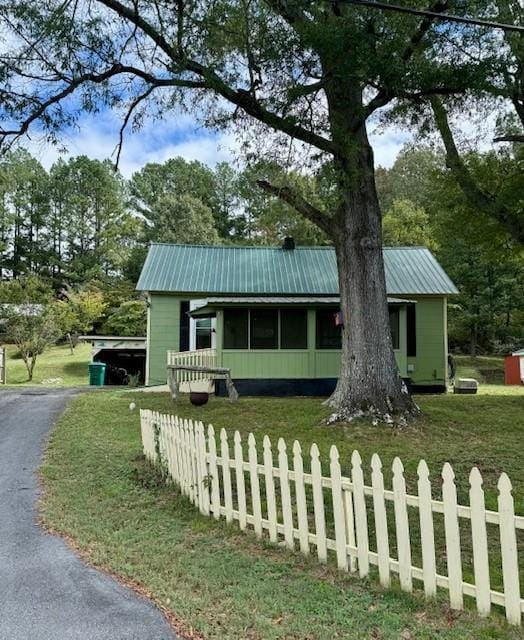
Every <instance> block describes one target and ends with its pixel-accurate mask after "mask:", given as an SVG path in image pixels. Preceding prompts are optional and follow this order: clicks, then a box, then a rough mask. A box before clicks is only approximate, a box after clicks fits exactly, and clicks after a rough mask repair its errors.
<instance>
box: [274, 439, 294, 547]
mask: <svg viewBox="0 0 524 640" xmlns="http://www.w3.org/2000/svg"><path fill="white" fill-rule="evenodd" d="M277 448H278V469H279V475H280V498H281V500H282V518H283V521H284V540H285V541H286V546H287V547H288V548H289V549H294V548H295V540H294V538H293V512H292V510H291V490H290V488H289V465H288V459H287V448H286V443H285V441H284V439H283V438H279V439H278V445H277Z"/></svg>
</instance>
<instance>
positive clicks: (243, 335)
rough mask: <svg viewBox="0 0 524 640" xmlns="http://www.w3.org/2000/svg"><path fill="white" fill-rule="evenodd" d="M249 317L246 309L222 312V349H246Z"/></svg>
mask: <svg viewBox="0 0 524 640" xmlns="http://www.w3.org/2000/svg"><path fill="white" fill-rule="evenodd" d="M248 326H249V315H248V310H247V309H226V310H225V311H224V349H247V347H248Z"/></svg>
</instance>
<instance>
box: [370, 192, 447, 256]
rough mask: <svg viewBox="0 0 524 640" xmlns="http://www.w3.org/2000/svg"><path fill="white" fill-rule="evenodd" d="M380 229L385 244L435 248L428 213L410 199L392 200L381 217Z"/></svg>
mask: <svg viewBox="0 0 524 640" xmlns="http://www.w3.org/2000/svg"><path fill="white" fill-rule="evenodd" d="M382 230H383V234H384V244H385V245H387V246H391V247H394V246H405V247H416V246H420V247H427V248H428V249H434V248H435V243H434V241H433V238H432V233H431V228H430V223H429V215H428V214H427V213H426V211H425V210H424V209H422V208H421V207H417V205H415V204H414V203H413V202H411V200H393V202H392V204H391V207H390V208H389V209H388V210H387V211H386V213H385V215H384V217H383V219H382Z"/></svg>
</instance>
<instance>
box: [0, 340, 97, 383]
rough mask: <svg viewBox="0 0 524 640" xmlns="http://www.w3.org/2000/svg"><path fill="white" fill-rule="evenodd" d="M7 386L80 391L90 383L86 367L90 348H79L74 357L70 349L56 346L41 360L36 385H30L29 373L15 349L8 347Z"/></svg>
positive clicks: (35, 374)
mask: <svg viewBox="0 0 524 640" xmlns="http://www.w3.org/2000/svg"><path fill="white" fill-rule="evenodd" d="M6 350H7V384H8V385H11V384H16V385H18V384H27V385H40V384H41V385H44V386H46V385H47V386H57V387H58V386H60V387H77V386H82V385H86V384H88V382H89V378H88V369H87V365H88V364H89V362H90V360H91V345H90V344H79V345H77V346H76V347H75V349H74V353H73V354H71V350H70V348H69V345H60V346H54V347H50V348H49V349H47V350H46V351H45V352H44V353H43V354H42V355H40V356H38V358H37V361H36V366H35V369H34V372H33V381H32V382H28V381H27V369H26V367H25V364H24V361H23V360H22V358H21V357H20V355H19V353H18V350H17V348H16V347H15V346H14V345H8V346H7V349H6Z"/></svg>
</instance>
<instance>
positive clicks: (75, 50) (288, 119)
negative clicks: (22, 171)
mask: <svg viewBox="0 0 524 640" xmlns="http://www.w3.org/2000/svg"><path fill="white" fill-rule="evenodd" d="M410 6H416V7H421V8H426V7H427V5H426V4H425V3H424V2H422V1H420V2H419V1H418V0H417V1H416V2H413V1H411V2H410ZM445 6H446V3H444V2H442V1H441V0H436V2H435V3H434V4H433V5H431V7H430V8H431V9H432V10H434V11H442V10H443V9H444V7H445ZM456 10H457V11H458V12H461V13H466V14H467V12H468V7H467V6H466V5H465V4H461V5H460V6H458V7H457V8H456ZM491 11H492V2H491V1H488V0H485V1H479V2H476V3H475V13H476V16H477V17H483V16H486V17H490V16H491ZM0 16H4V17H5V18H6V21H5V29H6V32H7V34H8V36H9V37H8V38H7V42H9V47H10V51H9V56H4V57H3V62H4V64H3V69H2V73H3V78H4V79H5V91H4V100H3V104H2V114H3V116H4V119H5V120H6V121H8V122H12V121H13V120H15V121H18V122H19V123H20V124H19V126H16V125H15V126H13V127H9V128H6V130H5V131H4V139H8V138H9V137H10V136H18V135H20V134H23V133H24V132H25V131H26V130H27V128H28V127H30V125H31V124H32V123H33V122H34V121H35V120H37V119H40V121H41V123H42V124H43V126H44V128H45V130H46V132H47V133H48V135H49V136H51V137H52V136H55V137H56V136H57V132H58V131H59V130H60V128H61V127H62V126H63V125H64V123H65V122H67V123H69V122H70V121H71V119H72V115H71V111H68V110H66V109H65V108H64V107H63V100H64V99H65V98H67V97H68V96H70V95H71V94H73V93H76V100H77V101H78V102H77V104H78V103H79V104H81V106H82V108H84V109H91V110H93V109H96V108H97V106H98V104H99V103H100V101H103V102H104V103H105V104H107V103H111V104H113V105H118V104H122V105H125V106H126V107H127V115H126V117H125V120H124V124H125V123H126V122H129V121H132V119H133V116H134V117H135V120H134V122H140V120H141V119H142V118H143V117H144V115H145V114H146V113H147V111H148V109H149V112H156V113H165V111H166V110H167V109H169V108H172V107H174V106H178V107H182V108H183V107H184V106H186V107H187V105H188V104H189V105H190V106H191V108H194V109H195V112H197V111H198V112H200V113H202V114H205V122H206V124H207V125H209V126H223V125H224V124H225V123H226V122H233V123H234V124H236V125H237V126H239V127H241V128H243V129H244V130H247V128H248V126H249V125H251V124H252V123H253V122H256V123H257V126H258V127H259V131H258V134H259V135H257V136H256V139H257V140H259V141H260V143H261V144H262V145H264V143H266V142H270V146H272V149H273V153H274V154H277V155H278V153H279V151H283V150H284V149H285V148H286V147H287V148H288V150H289V149H291V147H290V141H291V140H292V141H293V142H296V143H297V144H298V146H297V147H296V148H297V159H298V157H300V158H301V159H302V160H305V161H307V159H308V158H309V159H310V160H311V162H318V160H319V159H322V158H328V159H329V160H330V162H331V164H332V168H333V176H334V179H335V185H336V198H335V199H334V201H335V204H334V206H333V207H330V208H329V209H325V208H319V207H316V206H314V205H313V204H312V203H311V202H309V201H307V199H305V198H304V195H303V194H302V193H300V191H297V190H296V189H294V188H292V187H290V186H289V185H286V184H282V183H279V184H271V183H269V182H267V181H260V182H259V185H260V186H261V188H263V189H265V190H266V191H267V192H268V193H271V194H272V195H275V196H277V197H279V198H281V199H282V200H284V201H285V202H287V204H289V205H290V206H293V207H294V208H295V209H296V210H297V211H298V212H299V213H300V214H301V215H303V216H304V217H306V218H307V219H308V220H309V221H311V222H313V223H314V224H316V225H317V226H318V227H319V228H320V229H321V230H322V231H323V232H324V233H326V235H327V236H328V237H329V238H330V240H331V241H332V242H333V244H334V247H335V250H336V254H337V265H338V270H339V285H340V297H341V309H342V313H343V315H344V317H345V318H346V322H345V325H344V329H343V335H342V363H341V372H340V377H339V380H338V384H337V388H336V390H335V393H334V394H333V396H332V398H331V400H330V404H331V405H332V406H333V408H334V416H333V417H334V418H335V417H336V418H339V417H342V418H348V419H351V418H353V417H355V416H361V415H365V414H368V415H369V414H370V415H375V416H377V417H378V418H385V419H388V420H389V419H390V415H391V413H396V414H399V415H400V414H406V415H408V414H414V413H415V412H416V408H415V405H414V404H413V402H412V401H411V399H410V398H409V396H408V394H407V393H406V392H405V388H404V387H403V385H402V382H401V379H400V376H399V373H398V369H397V365H396V361H395V357H394V353H393V348H392V340H391V334H390V329H389V315H388V308H387V299H386V288H385V275H384V264H383V257H382V237H381V214H380V208H379V203H378V198H377V193H376V185H375V180H374V159H373V152H372V149H371V145H370V142H369V138H368V132H367V123H368V121H370V120H371V119H372V120H376V118H377V114H378V113H380V112H381V111H382V112H384V111H385V110H388V109H390V108H391V106H392V105H393V104H395V102H398V103H402V105H403V106H404V107H405V109H407V110H410V109H418V108H419V104H420V102H421V101H423V100H424V98H427V97H428V96H431V97H432V98H435V99H436V98H438V97H439V96H440V95H443V96H449V95H458V96H462V95H465V94H468V97H471V99H473V98H474V93H473V92H472V91H471V92H470V91H469V90H470V89H472V88H474V89H475V90H477V91H478V89H479V88H478V86H477V82H476V80H477V79H478V78H479V77H481V76H482V74H483V73H485V68H484V67H486V65H488V66H489V70H490V72H491V73H492V77H494V78H495V79H496V77H497V74H498V75H500V73H501V70H502V66H501V65H500V64H498V63H499V59H498V58H496V53H497V52H496V50H495V49H494V48H493V47H491V49H490V52H492V53H493V56H494V57H495V59H493V56H490V57H489V59H488V60H487V61H486V60H484V59H480V60H479V59H478V57H477V56H475V55H468V54H469V53H470V52H472V53H473V54H474V53H475V52H477V51H478V49H479V47H482V46H483V45H484V43H486V46H491V45H492V43H493V38H492V36H491V34H490V33H486V31H482V30H477V31H476V32H474V33H473V32H472V31H467V30H466V29H464V28H462V27H461V28H460V29H458V28H456V27H455V26H454V25H448V24H446V23H439V25H438V27H435V26H434V25H433V23H432V21H431V19H430V18H422V19H420V18H417V17H411V16H406V15H399V14H396V13H392V12H378V11H376V10H375V9H374V8H369V9H368V8H366V7H362V6H358V7H356V6H353V5H350V4H347V3H343V2H338V1H335V2H318V3H310V2H305V1H304V0H297V1H296V2H280V1H279V0H270V1H268V2H262V1H256V0H255V1H253V2H249V3H247V2H243V1H235V0H231V1H229V2H220V3H213V4H210V3H209V2H199V1H197V2H192V3H168V4H161V3H155V6H154V8H153V7H152V6H151V3H150V2H142V1H141V0H134V1H133V2H130V1H129V2H128V1H127V0H98V1H96V2H90V3H87V2H77V3H74V4H64V3H63V2H61V0H51V1H50V2H47V3H45V4H43V5H38V6H37V7H35V5H34V3H29V2H25V1H22V0H18V1H14V0H13V2H8V3H5V4H4V5H3V6H2V8H1V13H0ZM443 51H445V58H444V57H443V55H442V52H443ZM94 52H96V53H94ZM72 60H74V61H75V64H74V65H72V64H71V61H72ZM497 65H498V66H497ZM21 73H23V74H30V75H31V77H33V78H35V80H34V81H33V82H32V83H30V84H29V85H27V86H26V87H25V88H23V89H22V93H21V94H20V91H19V85H20V84H21V83H19V82H18V79H19V77H20V74H21ZM39 79H41V81H40V82H39ZM188 90H190V91H191V94H190V95H188V94H187V93H186V92H187V91H188ZM482 90H483V87H480V91H482ZM477 95H478V92H477ZM42 116H45V117H42ZM271 131H274V132H276V134H277V135H276V140H274V141H273V140H271V136H270V135H268V134H269V133H270V132H271ZM250 135H251V136H252V139H253V138H255V136H253V135H252V134H250ZM286 140H287V142H288V143H289V144H282V141H286ZM289 155H290V152H289V151H288V157H289ZM369 309H373V313H374V318H375V322H374V323H370V322H369V320H368V313H369Z"/></svg>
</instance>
